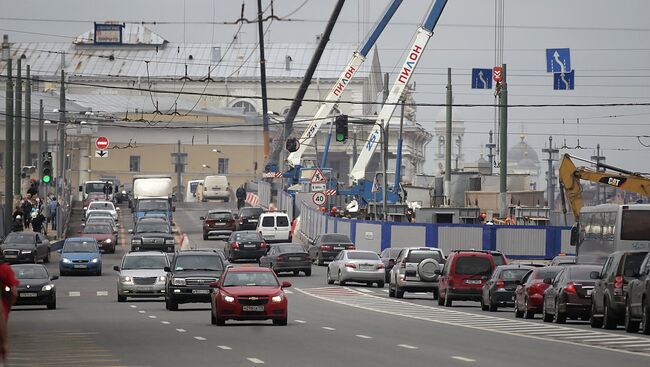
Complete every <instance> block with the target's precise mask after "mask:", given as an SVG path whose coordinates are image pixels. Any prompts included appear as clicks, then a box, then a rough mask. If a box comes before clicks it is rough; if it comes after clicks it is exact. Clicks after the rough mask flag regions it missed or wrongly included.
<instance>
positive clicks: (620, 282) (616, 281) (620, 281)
mask: <svg viewBox="0 0 650 367" xmlns="http://www.w3.org/2000/svg"><path fill="white" fill-rule="evenodd" d="M624 280H625V278H623V277H622V276H620V275H619V276H617V277H616V278H614V288H623V281H624Z"/></svg>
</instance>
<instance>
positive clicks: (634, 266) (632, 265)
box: [623, 252, 647, 277]
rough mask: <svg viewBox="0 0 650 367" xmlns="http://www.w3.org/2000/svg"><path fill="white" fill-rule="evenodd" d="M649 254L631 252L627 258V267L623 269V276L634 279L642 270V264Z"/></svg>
mask: <svg viewBox="0 0 650 367" xmlns="http://www.w3.org/2000/svg"><path fill="white" fill-rule="evenodd" d="M646 254H647V252H631V253H629V254H627V256H625V265H624V266H625V267H624V268H623V275H624V276H626V277H632V276H634V275H635V274H638V273H639V271H640V270H641V263H642V262H643V260H644V259H645V256H646Z"/></svg>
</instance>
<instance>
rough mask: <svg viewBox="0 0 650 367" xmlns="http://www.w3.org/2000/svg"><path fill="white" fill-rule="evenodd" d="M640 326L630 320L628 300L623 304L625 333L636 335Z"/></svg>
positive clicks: (630, 311)
mask: <svg viewBox="0 0 650 367" xmlns="http://www.w3.org/2000/svg"><path fill="white" fill-rule="evenodd" d="M640 324H641V323H640V322H639V321H634V320H632V310H631V309H630V300H629V299H628V300H627V302H626V303H625V331H627V332H628V333H638V332H639V326H640Z"/></svg>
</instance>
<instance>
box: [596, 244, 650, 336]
mask: <svg viewBox="0 0 650 367" xmlns="http://www.w3.org/2000/svg"><path fill="white" fill-rule="evenodd" d="M647 254H648V251H616V252H613V253H612V254H610V255H609V256H608V257H607V261H605V265H603V269H602V270H601V271H600V272H594V273H593V274H592V278H595V279H596V284H595V285H594V291H593V295H592V302H591V319H590V323H591V327H593V328H599V327H601V326H604V327H605V329H616V327H617V326H618V325H619V324H620V323H622V322H623V320H624V315H625V294H626V292H627V288H628V283H629V282H630V281H631V280H633V279H635V277H636V276H638V274H639V271H640V270H641V263H642V262H643V260H644V259H645V257H646V255H647Z"/></svg>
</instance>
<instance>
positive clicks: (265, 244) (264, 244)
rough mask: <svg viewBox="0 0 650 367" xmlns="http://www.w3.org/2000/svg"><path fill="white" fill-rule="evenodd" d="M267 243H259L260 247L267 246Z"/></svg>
mask: <svg viewBox="0 0 650 367" xmlns="http://www.w3.org/2000/svg"><path fill="white" fill-rule="evenodd" d="M267 247H269V245H268V244H267V243H266V242H262V243H260V248H267Z"/></svg>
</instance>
